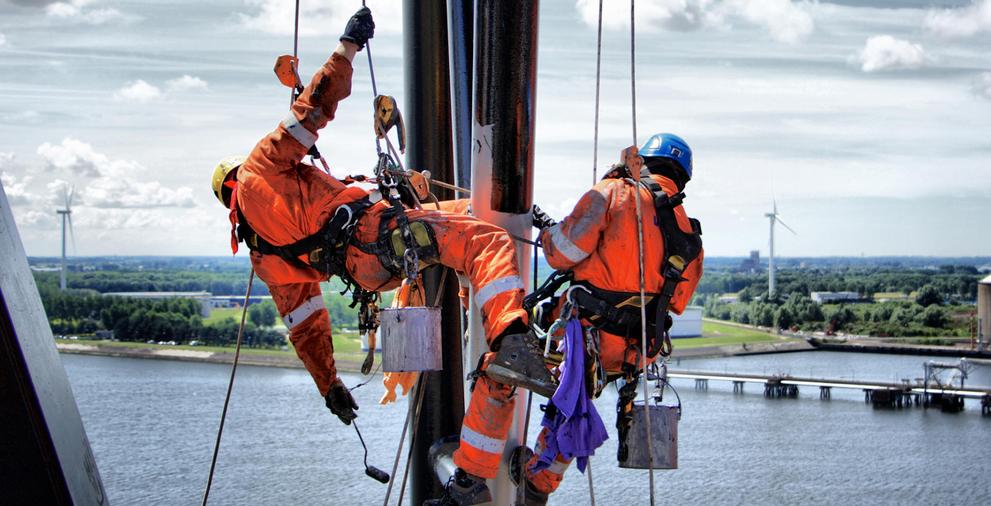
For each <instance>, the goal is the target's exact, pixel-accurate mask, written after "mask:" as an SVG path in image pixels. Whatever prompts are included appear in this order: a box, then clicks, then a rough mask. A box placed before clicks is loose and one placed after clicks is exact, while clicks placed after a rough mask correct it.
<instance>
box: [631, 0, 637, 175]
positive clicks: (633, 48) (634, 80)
mask: <svg viewBox="0 0 991 506" xmlns="http://www.w3.org/2000/svg"><path fill="white" fill-rule="evenodd" d="M635 4H636V0H630V99H631V101H632V106H633V107H632V112H633V145H634V146H636V145H637V44H636V41H637V37H636V25H637V23H636V18H635V17H634V9H633V6H634V5H635ZM634 176H636V174H634Z"/></svg>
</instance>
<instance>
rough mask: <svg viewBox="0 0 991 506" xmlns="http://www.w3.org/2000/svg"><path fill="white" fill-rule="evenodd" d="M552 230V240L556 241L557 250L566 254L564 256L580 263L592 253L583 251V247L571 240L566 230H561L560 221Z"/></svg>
mask: <svg viewBox="0 0 991 506" xmlns="http://www.w3.org/2000/svg"><path fill="white" fill-rule="evenodd" d="M550 231H551V242H552V243H554V247H555V248H557V250H558V251H560V252H561V254H562V255H564V257H565V258H567V259H568V260H569V261H571V262H573V263H578V262H581V261H582V260H585V259H586V258H588V256H589V255H590V253H586V252H584V251H582V249H581V248H579V247H578V246H576V245H575V243H573V242H571V239H568V236H566V235H564V232H563V231H562V230H561V224H560V223H558V224H557V225H554V226H553V227H551V228H550Z"/></svg>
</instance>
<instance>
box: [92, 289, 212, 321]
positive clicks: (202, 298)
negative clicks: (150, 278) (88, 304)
mask: <svg viewBox="0 0 991 506" xmlns="http://www.w3.org/2000/svg"><path fill="white" fill-rule="evenodd" d="M103 296H104V297H127V298H131V299H193V300H195V301H197V302H199V303H200V314H201V315H202V316H203V317H207V316H210V310H211V309H213V304H211V302H210V299H211V297H212V296H213V294H211V293H210V292H106V293H104V294H103Z"/></svg>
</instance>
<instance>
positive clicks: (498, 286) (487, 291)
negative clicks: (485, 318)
mask: <svg viewBox="0 0 991 506" xmlns="http://www.w3.org/2000/svg"><path fill="white" fill-rule="evenodd" d="M510 290H523V281H522V280H520V277H519V276H506V277H504V278H499V279H495V280H492V281H490V282H489V283H488V284H486V285H485V286H483V287H481V288H479V289H478V291H477V292H475V302H476V303H477V304H478V307H479V308H481V307H484V306H485V303H486V302H488V301H490V300H492V298H493V297H495V296H496V295H499V294H500V293H503V292H508V291H510Z"/></svg>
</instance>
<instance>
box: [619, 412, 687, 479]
mask: <svg viewBox="0 0 991 506" xmlns="http://www.w3.org/2000/svg"><path fill="white" fill-rule="evenodd" d="M647 409H649V410H650V424H651V427H650V437H651V441H650V446H651V449H652V450H653V454H654V462H653V465H652V466H651V465H650V460H649V455H650V454H649V453H648V451H647V435H646V434H647V416H646V410H645V409H644V404H643V401H636V402H634V403H633V412H632V415H633V423H632V424H631V425H630V430H629V432H628V433H627V434H626V441H627V443H628V446H629V452H628V453H627V456H626V460H623V461H620V462H619V467H622V468H624V469H648V468H650V467H653V468H654V469H678V419H680V418H681V407H680V406H679V405H668V404H650V405H648V407H647Z"/></svg>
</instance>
